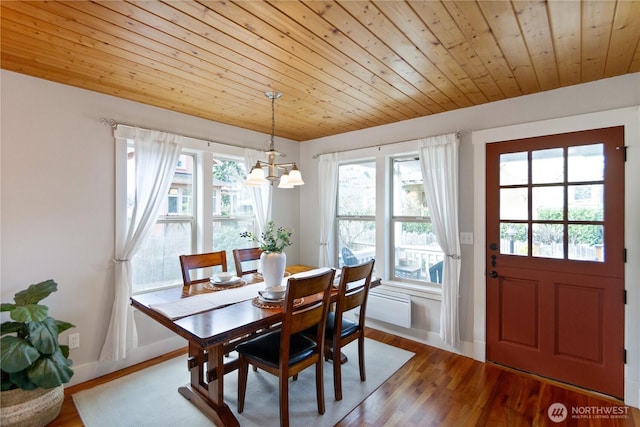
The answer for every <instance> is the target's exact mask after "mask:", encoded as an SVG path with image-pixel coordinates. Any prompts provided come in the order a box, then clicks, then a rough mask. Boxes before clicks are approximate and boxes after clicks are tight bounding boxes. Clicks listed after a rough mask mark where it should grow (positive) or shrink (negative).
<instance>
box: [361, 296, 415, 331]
mask: <svg viewBox="0 0 640 427" xmlns="http://www.w3.org/2000/svg"><path fill="white" fill-rule="evenodd" d="M367 317H368V318H370V319H375V320H381V321H383V322H387V323H391V324H393V325H398V326H402V327H404V328H410V327H411V298H409V295H406V294H400V293H397V292H382V291H378V290H374V289H372V290H371V291H369V299H368V300H367Z"/></svg>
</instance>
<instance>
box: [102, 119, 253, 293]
mask: <svg viewBox="0 0 640 427" xmlns="http://www.w3.org/2000/svg"><path fill="white" fill-rule="evenodd" d="M134 134H135V132H134V128H133V127H131V126H126V125H118V126H117V128H115V129H114V138H115V157H116V159H115V160H116V161H115V170H116V178H115V208H116V212H115V222H116V224H115V228H116V233H120V234H126V233H127V227H128V219H127V179H128V178H127V175H128V173H129V171H128V167H127V166H128V156H127V153H128V146H129V141H131V143H132V142H133V138H134ZM181 154H184V155H190V156H193V187H192V194H191V200H192V206H193V214H192V216H184V215H166V216H165V215H161V216H159V217H158V218H157V220H156V224H166V223H182V224H185V223H190V224H191V236H190V239H191V244H190V246H191V253H201V252H211V251H212V248H213V235H212V233H213V222H214V221H216V219H215V218H214V216H213V203H212V201H213V200H212V196H213V193H212V189H213V164H214V158H219V159H226V160H234V161H238V162H243V163H244V161H245V158H244V148H243V147H236V146H231V145H227V144H222V143H215V142H211V141H204V140H198V139H194V138H189V137H183V139H182V152H181ZM176 167H180V166H178V165H177V166H176ZM245 167H246V165H245ZM206 171H209V172H206ZM167 196H168V195H167ZM219 218H221V219H227V220H229V219H232V218H233V219H235V220H237V218H238V216H236V215H234V216H232V217H231V218H230V217H222V216H221V217H219ZM253 222H254V224H256V223H257V221H256V217H255V213H254V216H253ZM239 232H240V231H239ZM176 262H178V263H179V261H178V260H176ZM227 265H228V266H231V267H233V259H227ZM172 280H173V279H172ZM132 286H133V284H132ZM179 286H183V284H182V278H180V280H176V281H175V283H173V284H166V283H163V284H159V285H158V286H153V287H151V286H149V287H145V288H144V289H137V288H133V289H132V294H134V295H135V294H140V293H145V292H149V291H154V290H159V289H164V288H171V287H179Z"/></svg>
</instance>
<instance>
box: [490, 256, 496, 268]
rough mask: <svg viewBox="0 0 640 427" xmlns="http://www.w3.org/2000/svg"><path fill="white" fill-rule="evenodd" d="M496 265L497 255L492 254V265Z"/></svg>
mask: <svg viewBox="0 0 640 427" xmlns="http://www.w3.org/2000/svg"><path fill="white" fill-rule="evenodd" d="M495 266H496V256H495V255H491V267H495Z"/></svg>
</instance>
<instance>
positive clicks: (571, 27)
mask: <svg viewBox="0 0 640 427" xmlns="http://www.w3.org/2000/svg"><path fill="white" fill-rule="evenodd" d="M547 7H548V11H549V25H550V28H551V34H552V36H553V44H554V50H555V53H556V55H555V60H556V63H557V67H558V78H559V81H560V86H569V85H574V84H578V83H580V81H581V79H582V77H581V74H582V70H581V67H580V62H581V58H582V53H581V52H582V48H581V44H582V30H581V26H580V23H581V19H582V18H581V15H582V11H581V6H580V2H577V1H552V2H549V3H548V4H547Z"/></svg>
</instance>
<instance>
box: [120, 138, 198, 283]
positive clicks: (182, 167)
mask: <svg viewBox="0 0 640 427" xmlns="http://www.w3.org/2000/svg"><path fill="white" fill-rule="evenodd" d="M193 165H194V155H193V154H186V153H185V154H182V155H181V156H180V160H179V162H178V165H176V173H175V175H174V178H173V183H172V184H171V188H170V189H169V194H168V195H167V198H166V203H165V204H164V205H163V207H162V208H161V209H160V213H159V214H158V220H157V222H156V224H155V225H154V226H153V228H152V230H151V234H150V235H149V236H148V237H147V238H146V239H145V241H144V242H143V243H142V246H141V247H140V248H139V249H138V252H137V253H136V255H135V256H134V257H133V259H132V262H131V264H132V273H133V290H134V292H141V291H146V290H149V289H154V288H158V287H165V286H169V285H175V284H176V283H181V282H182V273H181V271H180V262H179V261H178V257H179V256H180V255H182V254H188V253H191V252H192V247H193V231H194V230H195V217H194V214H193V201H192V198H191V195H192V194H193V186H194V182H193V180H194V170H193ZM134 197H135V151H134V148H133V145H131V146H129V147H128V156H127V210H128V212H127V217H129V218H130V217H131V211H132V210H133V203H134Z"/></svg>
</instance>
